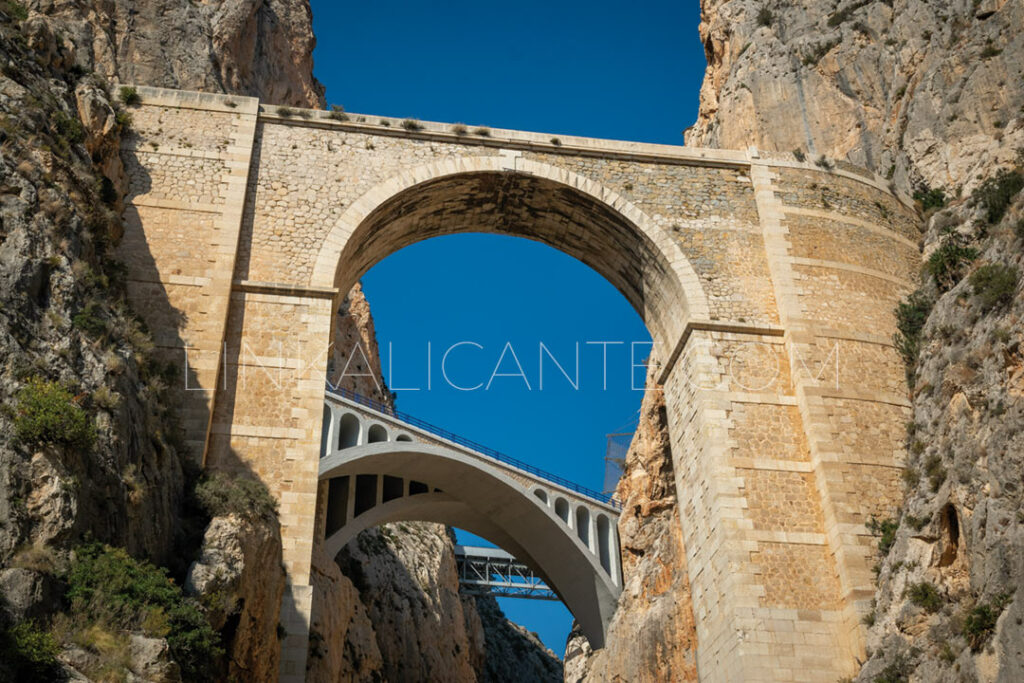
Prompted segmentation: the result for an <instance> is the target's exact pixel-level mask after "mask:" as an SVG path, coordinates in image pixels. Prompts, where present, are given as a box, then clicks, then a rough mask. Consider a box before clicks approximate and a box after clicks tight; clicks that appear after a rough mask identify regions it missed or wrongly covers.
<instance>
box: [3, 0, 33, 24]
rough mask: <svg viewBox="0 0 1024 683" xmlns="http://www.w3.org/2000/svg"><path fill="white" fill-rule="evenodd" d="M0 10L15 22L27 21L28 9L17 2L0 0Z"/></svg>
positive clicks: (15, 0)
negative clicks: (0, 0)
mask: <svg viewBox="0 0 1024 683" xmlns="http://www.w3.org/2000/svg"><path fill="white" fill-rule="evenodd" d="M0 10H2V11H3V12H5V13H7V14H9V15H10V16H11V18H12V19H14V20H15V21H25V20H26V19H28V8H27V7H25V5H23V4H22V3H20V2H17V0H2V2H0Z"/></svg>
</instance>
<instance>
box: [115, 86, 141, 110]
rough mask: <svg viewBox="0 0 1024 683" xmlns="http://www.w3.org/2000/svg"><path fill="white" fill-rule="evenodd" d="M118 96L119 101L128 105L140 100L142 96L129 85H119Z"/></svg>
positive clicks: (137, 102) (138, 102)
mask: <svg viewBox="0 0 1024 683" xmlns="http://www.w3.org/2000/svg"><path fill="white" fill-rule="evenodd" d="M120 96H121V102H122V103H123V104H125V105H127V106H129V107H131V106H134V105H136V104H140V103H141V102H142V96H141V95H139V91H138V90H136V89H135V88H134V87H132V86H130V85H123V86H121V91H120Z"/></svg>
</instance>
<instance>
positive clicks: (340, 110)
mask: <svg viewBox="0 0 1024 683" xmlns="http://www.w3.org/2000/svg"><path fill="white" fill-rule="evenodd" d="M327 118H329V119H334V120H335V121H348V114H346V113H345V108H344V107H342V106H341V105H340V104H332V105H331V113H330V114H328V115H327Z"/></svg>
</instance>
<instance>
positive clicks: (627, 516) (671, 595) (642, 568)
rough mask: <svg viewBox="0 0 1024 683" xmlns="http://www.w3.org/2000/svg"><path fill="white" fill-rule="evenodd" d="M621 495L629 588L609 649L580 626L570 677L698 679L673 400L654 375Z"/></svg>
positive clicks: (571, 648) (573, 640)
mask: <svg viewBox="0 0 1024 683" xmlns="http://www.w3.org/2000/svg"><path fill="white" fill-rule="evenodd" d="M647 387H648V388H647V391H646V392H645V393H644V399H643V403H642V405H641V408H640V419H639V423H638V425H637V429H636V433H635V434H634V436H633V441H632V443H631V444H630V448H629V451H628V452H627V454H626V458H625V462H624V463H623V470H622V478H621V479H620V480H619V484H618V487H617V488H616V491H615V493H616V495H617V496H618V498H619V500H621V501H622V516H621V517H620V518H619V543H620V546H621V549H622V576H623V581H624V585H623V589H622V595H621V596H620V597H619V604H618V607H617V608H616V612H615V616H614V617H613V619H612V622H611V625H610V627H609V630H608V640H607V644H606V645H605V647H604V649H602V650H598V651H596V652H594V651H592V650H591V649H590V646H589V644H588V643H587V640H586V639H585V638H584V637H583V635H582V634H581V633H579V632H578V631H575V630H574V631H573V633H572V634H571V635H570V638H569V643H568V644H567V646H566V653H565V680H566V681H570V682H571V683H577V682H580V681H621V680H629V681H649V682H651V683H655V682H661V681H696V680H697V664H696V652H695V648H696V645H697V637H696V629H695V625H694V621H693V606H692V603H691V600H690V580H689V575H688V574H687V568H686V552H685V548H684V546H683V534H682V528H681V526H680V518H679V512H678V510H677V507H676V487H675V475H674V471H673V466H672V452H671V450H670V447H669V436H668V416H667V415H666V413H665V397H664V395H663V393H662V389H661V387H660V386H659V385H657V384H655V383H654V378H653V376H648V383H647Z"/></svg>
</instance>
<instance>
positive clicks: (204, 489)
mask: <svg viewBox="0 0 1024 683" xmlns="http://www.w3.org/2000/svg"><path fill="white" fill-rule="evenodd" d="M196 500H198V501H199V504H200V506H202V508H203V509H204V510H206V512H207V514H209V515H210V516H211V517H220V516H223V515H230V514H236V515H240V516H242V517H245V518H246V519H273V518H274V517H276V515H277V501H276V500H274V497H273V496H271V495H270V491H268V490H267V487H266V486H264V485H263V483H262V482H260V481H257V480H255V479H250V478H249V477H244V476H243V477H231V476H229V475H227V474H224V473H223V472H217V473H215V474H213V475H211V476H210V477H207V478H206V479H204V480H203V481H201V482H199V484H198V485H197V486H196Z"/></svg>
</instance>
